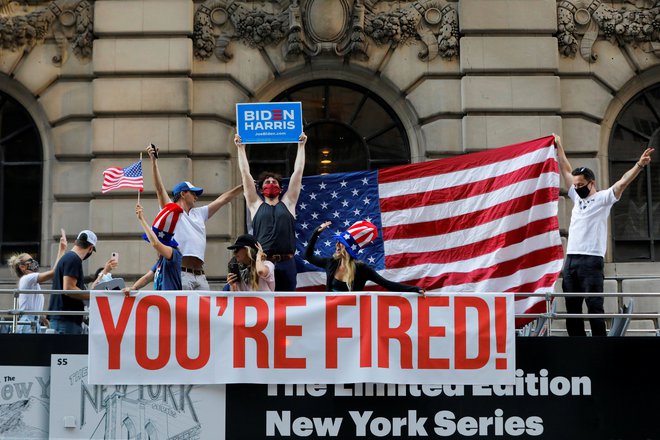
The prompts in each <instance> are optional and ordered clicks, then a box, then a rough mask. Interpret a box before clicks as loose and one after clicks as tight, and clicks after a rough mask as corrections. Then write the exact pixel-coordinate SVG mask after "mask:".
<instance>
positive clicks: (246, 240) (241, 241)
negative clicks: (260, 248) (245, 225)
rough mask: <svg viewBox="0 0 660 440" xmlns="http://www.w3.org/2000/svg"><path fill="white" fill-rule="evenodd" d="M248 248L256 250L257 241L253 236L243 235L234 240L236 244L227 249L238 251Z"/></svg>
mask: <svg viewBox="0 0 660 440" xmlns="http://www.w3.org/2000/svg"><path fill="white" fill-rule="evenodd" d="M245 246H249V247H251V248H253V249H256V248H257V239H256V238H254V236H253V235H250V234H243V235H241V236H239V237H238V238H237V239H236V243H234V244H232V245H231V246H229V247H228V248H227V249H240V248H242V247H245Z"/></svg>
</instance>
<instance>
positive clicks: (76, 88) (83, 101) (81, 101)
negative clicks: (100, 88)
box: [39, 81, 93, 123]
mask: <svg viewBox="0 0 660 440" xmlns="http://www.w3.org/2000/svg"><path fill="white" fill-rule="evenodd" d="M39 102H40V103H41V105H42V107H43V109H44V111H45V112H46V115H47V116H48V120H49V121H50V122H51V123H52V122H55V121H59V120H60V119H63V118H66V117H70V116H84V117H91V116H92V115H93V110H92V85H91V83H89V82H78V81H58V82H57V83H55V85H53V86H51V87H49V88H48V90H47V91H46V92H45V93H44V94H43V95H42V96H41V98H39Z"/></svg>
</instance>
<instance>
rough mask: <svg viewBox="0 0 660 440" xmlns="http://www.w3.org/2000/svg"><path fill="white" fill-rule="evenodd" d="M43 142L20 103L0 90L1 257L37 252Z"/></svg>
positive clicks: (39, 227) (39, 234)
mask: <svg viewBox="0 0 660 440" xmlns="http://www.w3.org/2000/svg"><path fill="white" fill-rule="evenodd" d="M42 164H43V160H42V145H41V137H40V136H39V131H38V129H37V126H36V125H35V123H34V121H33V120H32V118H31V117H30V114H29V113H28V112H27V110H26V109H25V108H23V106H22V105H20V104H19V103H18V101H16V100H15V99H13V98H12V97H10V96H9V95H7V94H4V93H2V92H0V257H1V258H2V261H6V260H7V258H8V257H9V256H10V255H11V254H13V253H16V252H28V253H30V254H32V255H35V256H37V257H38V256H39V253H40V239H41V180H42V166H43V165H42Z"/></svg>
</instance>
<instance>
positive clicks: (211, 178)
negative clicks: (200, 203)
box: [192, 159, 234, 195]
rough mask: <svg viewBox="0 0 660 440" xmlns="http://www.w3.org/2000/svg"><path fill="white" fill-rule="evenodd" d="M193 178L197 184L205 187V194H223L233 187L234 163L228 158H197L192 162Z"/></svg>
mask: <svg viewBox="0 0 660 440" xmlns="http://www.w3.org/2000/svg"><path fill="white" fill-rule="evenodd" d="M192 171H193V173H192V178H193V179H194V181H195V185H197V186H199V187H201V188H204V193H205V194H207V195H208V194H222V193H223V192H225V191H227V190H228V189H230V188H232V187H233V186H234V185H233V184H232V182H233V178H232V164H231V161H228V160H222V159H217V160H211V159H204V160H195V161H193V162H192Z"/></svg>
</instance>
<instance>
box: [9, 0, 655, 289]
mask: <svg viewBox="0 0 660 440" xmlns="http://www.w3.org/2000/svg"><path fill="white" fill-rule="evenodd" d="M570 1H571V2H572V3H576V4H577V3H579V0H570ZM228 3H230V2H229V1H228V0H227V1H224V0H223V1H220V0H217V1H215V2H211V1H207V2H204V3H202V2H199V1H191V0H96V1H95V2H94V3H93V29H94V35H95V37H96V39H95V40H94V42H93V52H92V54H91V58H90V59H88V60H81V59H79V58H78V57H75V56H69V57H68V59H67V60H66V62H64V63H62V65H61V66H58V65H57V64H55V63H53V60H52V59H53V56H55V55H56V54H57V53H58V50H59V49H58V46H57V42H56V41H53V40H51V39H47V40H46V41H45V42H44V43H43V44H37V45H35V46H34V47H33V48H32V49H31V51H30V52H29V53H23V52H21V51H10V50H2V51H0V70H1V71H2V72H3V73H4V74H5V75H6V76H3V77H2V78H0V88H2V89H3V90H9V91H11V90H13V89H16V88H22V89H23V90H26V91H28V92H29V95H31V99H33V100H34V103H33V106H34V107H35V108H36V109H37V110H35V112H33V115H34V116H35V119H39V118H45V121H39V123H41V124H42V125H43V137H44V143H45V148H46V150H47V154H46V155H45V157H46V158H47V167H46V168H47V170H46V174H45V176H46V182H45V184H44V188H45V191H44V194H45V196H44V201H43V202H44V234H43V235H44V237H43V240H44V243H50V244H51V246H50V248H51V251H50V255H48V256H47V258H50V257H52V255H54V251H53V249H54V246H55V241H54V238H55V237H56V236H57V235H58V234H59V229H60V227H62V226H65V227H66V228H67V230H68V231H69V233H70V238H73V237H72V235H73V234H75V232H76V231H78V230H80V229H83V228H87V227H90V228H91V229H93V230H94V231H95V232H97V234H98V235H99V238H100V244H99V252H98V253H97V254H96V255H95V256H94V257H93V258H92V259H91V261H90V263H89V271H93V270H94V268H96V267H99V266H100V265H101V264H102V263H103V261H105V259H106V258H108V257H109V255H110V252H111V251H119V253H120V255H121V266H120V269H119V270H118V272H120V274H121V275H124V276H126V277H127V278H135V277H136V276H137V275H139V274H141V273H143V272H145V271H146V270H147V269H148V267H149V265H150V264H151V263H152V262H153V261H154V255H153V251H152V250H151V249H150V248H149V247H148V246H146V245H145V244H144V243H143V242H142V241H141V240H140V239H139V238H138V237H139V231H140V228H139V226H138V223H137V221H136V220H135V219H134V214H133V206H134V203H135V194H131V193H129V192H126V191H123V192H115V193H112V192H111V193H108V194H101V193H100V185H101V173H102V171H103V170H104V169H105V168H106V167H108V166H111V165H122V164H125V165H128V164H130V163H131V162H132V161H135V160H136V159H137V157H138V155H139V153H140V152H141V151H143V150H144V148H145V146H146V145H147V144H148V143H149V142H153V143H154V144H156V145H158V146H159V147H160V149H161V159H160V160H159V164H160V167H161V172H162V174H163V177H164V180H165V184H166V186H167V187H168V188H171V187H172V186H173V185H174V184H175V183H176V182H178V181H181V180H184V179H189V180H191V181H192V182H194V183H195V184H196V185H199V186H202V187H204V188H205V194H204V198H203V199H202V200H201V201H200V203H205V202H208V201H210V200H212V199H213V198H215V197H216V196H217V195H219V194H220V193H222V192H223V191H225V190H227V189H229V188H230V187H232V186H233V185H235V184H237V183H238V182H239V176H238V169H237V165H236V162H235V159H234V156H235V149H234V147H233V143H232V142H231V139H232V136H233V122H234V104H235V103H236V102H244V101H265V100H269V99H272V98H273V97H274V96H276V95H277V94H278V93H280V92H281V91H283V90H285V89H286V88H287V87H289V86H291V85H295V84H298V83H301V82H304V81H307V80H310V79H319V78H341V79H345V80H348V81H352V82H355V83H358V84H360V85H362V86H365V87H368V88H370V89H371V90H373V91H374V92H376V93H378V94H379V95H381V96H383V97H384V98H386V100H387V102H388V103H389V104H390V105H391V106H392V108H393V109H394V110H395V112H396V113H397V115H398V116H399V118H400V119H401V120H402V121H403V123H404V126H405V128H406V130H407V133H408V137H409V139H410V144H411V151H412V160H413V161H422V160H427V159H433V158H439V157H445V156H447V155H454V154H462V153H465V152H470V151H476V150H482V149H488V148H494V147H498V146H503V145H507V144H511V143H516V142H520V141H523V140H527V139H533V138H537V137H541V136H545V135H548V134H550V133H552V132H555V133H558V134H561V135H562V137H563V139H564V144H565V146H566V148H567V151H568V153H569V156H570V158H571V161H572V163H573V165H576V166H577V165H587V166H590V167H593V168H595V169H596V171H597V174H598V176H599V178H600V183H601V186H602V185H603V184H605V183H606V182H608V180H609V176H608V175H607V168H608V167H607V143H608V139H609V130H610V128H611V124H612V121H613V120H614V118H615V117H616V114H617V112H618V111H619V110H620V109H621V107H622V105H623V103H625V102H626V100H627V99H629V98H630V97H631V96H632V95H634V93H636V92H637V91H639V90H640V88H641V87H642V86H644V85H648V84H651V83H653V82H657V80H658V79H660V76H659V75H658V70H657V68H656V67H655V66H656V65H657V64H658V58H657V57H656V56H655V55H654V54H653V53H649V52H646V51H644V49H643V48H641V47H636V46H633V45H617V44H613V43H612V42H610V41H605V40H603V39H597V40H596V41H595V43H594V44H593V47H592V51H593V53H597V54H598V58H597V59H596V60H595V61H594V60H585V59H584V58H583V57H581V56H580V55H577V56H573V57H567V56H564V55H562V54H560V51H559V44H558V40H557V34H558V8H557V6H558V3H559V2H558V1H555V0H460V1H455V0H454V1H446V0H433V1H432V0H427V1H425V2H421V3H423V4H424V5H426V6H425V7H427V10H428V9H429V8H436V9H437V11H439V10H441V9H442V11H444V12H443V14H451V13H452V11H454V12H455V13H456V17H457V20H458V21H457V23H458V31H459V32H460V40H459V47H458V49H459V52H458V54H453V56H448V55H451V52H442V51H440V52H438V53H437V54H435V55H434V56H430V55H429V53H430V52H428V51H429V48H431V49H434V47H433V45H430V46H429V45H428V41H429V40H428V39H426V40H425V39H424V38H425V37H424V38H422V39H421V40H420V39H419V38H421V37H420V36H419V35H418V36H417V37H416V38H418V39H415V38H411V39H410V41H407V42H406V44H398V45H395V44H392V41H389V42H388V41H385V42H384V43H383V42H382V41H380V40H377V39H376V36H377V34H376V33H374V32H371V33H369V32H370V30H369V29H367V28H363V29H362V31H361V32H362V34H360V33H359V32H358V31H356V30H355V29H357V30H359V29H360V27H359V26H358V25H359V22H356V21H351V20H357V19H356V18H355V16H347V17H345V16H344V15H341V14H339V13H337V14H334V13H333V14H329V15H327V16H325V17H323V18H324V19H326V20H327V21H328V23H327V25H328V27H329V28H332V26H334V25H335V24H336V23H335V21H337V20H339V21H341V20H347V21H346V23H352V24H351V26H352V27H351V29H353V31H351V32H353V33H352V34H351V35H352V36H355V35H357V37H355V38H353V40H354V41H358V42H365V43H366V45H363V46H351V47H350V50H349V49H346V50H347V51H349V52H347V54H344V55H338V53H339V52H341V50H343V49H342V48H345V46H344V43H345V41H344V40H341V39H340V40H341V41H339V40H338V42H332V41H330V42H324V43H323V44H321V43H317V49H318V53H313V54H310V53H311V52H310V51H311V49H309V47H313V44H312V43H313V41H312V42H311V43H309V42H308V43H309V45H308V46H309V47H308V48H307V49H305V50H308V49H309V50H308V52H309V53H306V54H303V53H298V54H295V53H292V52H291V47H292V46H290V41H289V40H287V39H281V40H277V41H276V40H273V41H272V43H269V44H264V45H262V46H257V47H254V46H250V45H248V44H246V43H245V40H244V38H243V37H241V36H238V35H234V34H231V32H230V30H227V29H230V28H225V27H226V26H228V24H225V22H226V20H227V17H221V18H217V17H216V18H217V20H216V21H217V23H221V24H220V25H218V29H219V31H221V32H229V33H228V34H227V35H230V36H229V37H226V38H225V39H224V40H223V39H222V38H221V39H218V40H213V41H218V43H217V44H220V43H221V44H222V47H221V49H222V50H221V51H219V50H218V46H216V47H215V48H214V50H215V51H214V52H213V53H208V54H207V55H208V56H206V57H200V56H199V53H198V52H196V51H195V47H196V44H197V41H198V40H196V36H195V26H196V24H195V23H196V22H197V21H196V20H197V17H196V14H197V12H198V11H199V10H200V7H202V6H205V5H206V6H208V5H215V6H217V5H225V4H228ZM290 3H291V2H288V1H280V2H264V3H263V4H257V3H253V4H254V5H257V6H258V7H260V8H263V9H264V10H265V11H267V12H269V13H274V14H275V13H280V12H281V11H282V10H283V9H284V8H285V7H288V5H289V4H290ZM300 3H301V4H302V5H303V6H304V5H305V4H307V3H312V2H311V1H308V2H305V1H302V2H300ZM317 3H318V4H322V3H323V1H322V0H317ZM353 3H354V2H352V1H348V0H341V1H339V0H337V1H336V2H335V3H328V4H329V5H330V4H334V5H349V6H350V5H353ZM362 3H363V4H366V5H367V6H368V7H371V8H372V9H373V10H375V11H380V12H383V11H387V10H389V9H396V8H397V7H399V8H404V7H408V6H409V4H408V2H389V3H388V2H384V1H383V2H378V1H373V0H372V1H365V2H362ZM47 4H48V3H47V2H46V3H44V5H47ZM246 4H247V3H246ZM326 6H327V5H326ZM578 6H580V5H579V4H578ZM629 6H630V5H629ZM209 7H210V6H209ZM337 7H338V6H337ZM347 7H348V6H347ZM351 7H352V6H351ZM447 7H448V8H449V9H446V8H447ZM388 8H389V9H388ZM443 8H445V9H443ZM352 10H353V11H355V8H353V9H352ZM342 14H343V13H342ZM422 15H423V14H422ZM303 16H304V11H303ZM357 17H358V18H359V14H358V15H357ZM447 17H449V15H444V16H443V18H442V20H445V19H447V20H449V18H447ZM306 19H307V20H309V21H311V22H313V21H314V20H317V21H319V18H318V17H316V18H314V17H311V18H310V17H307V18H306ZM422 19H425V20H427V21H426V22H425V23H423V24H424V26H426V27H427V28H428V29H429V30H430V31H429V32H431V33H432V34H433V38H436V41H441V40H442V38H445V37H446V36H445V37H443V35H442V32H441V31H438V29H441V28H438V26H441V25H442V24H443V23H444V22H440V23H437V21H439V20H440V18H437V17H435V16H432V15H423V17H422V18H419V20H422ZM223 20H224V21H223ZM434 20H435V21H434ZM367 21H368V20H367ZM342 23H343V22H342ZM356 23H357V24H356ZM340 25H341V23H340ZM434 26H435V27H434ZM303 27H304V26H303ZM218 29H216V31H218ZM307 31H309V30H307ZM319 32H320V31H319ZM317 33H318V32H317ZM426 36H428V34H426ZM358 37H360V38H362V37H364V38H363V39H360V38H358ZM241 38H243V39H241ZM307 38H308V39H309V38H311V37H309V36H308V37H307ZM300 44H302V43H300ZM305 44H307V43H305ZM303 46H304V45H303ZM305 47H307V46H305ZM439 47H440V48H442V47H445V48H446V46H443V45H442V44H439ZM425 50H426V51H427V55H426V57H424V56H420V54H423V52H424V51H425ZM431 52H433V50H431ZM436 52H437V50H436ZM196 54H197V56H195V55H196ZM218 54H220V55H222V56H219V55H218ZM216 55H218V56H216ZM229 55H231V57H229ZM12 84H13V85H12ZM27 104H29V103H27ZM27 104H26V105H27ZM39 112H40V113H39ZM90 165H91V166H90ZM144 170H145V191H144V193H143V194H142V199H143V204H144V206H145V208H146V211H147V213H148V216H152V215H153V214H155V212H156V200H155V194H154V189H153V184H152V180H151V179H152V177H151V169H150V166H149V162H148V160H145V162H144ZM570 208H571V206H570V203H569V202H567V201H566V200H564V199H563V198H562V200H561V201H560V226H561V228H562V231H563V233H565V232H566V228H567V225H568V219H569V217H568V216H569V214H570ZM243 221H244V204H243V201H242V199H236V200H235V201H234V202H232V203H231V204H230V205H228V206H227V207H225V208H223V209H222V210H221V211H220V212H219V213H218V214H217V215H216V216H215V217H214V218H212V219H211V220H210V221H209V223H208V247H207V271H208V273H209V275H210V276H211V277H212V278H214V279H218V280H219V279H221V278H222V277H224V275H225V273H226V261H227V258H228V256H229V254H228V252H227V251H226V246H227V244H228V242H229V241H230V240H231V239H232V238H233V237H235V236H236V235H238V234H239V233H241V232H242V231H243V226H242V225H243ZM612 267H614V266H612ZM608 270H609V269H608ZM612 270H613V269H612ZM622 276H625V274H622Z"/></svg>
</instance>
